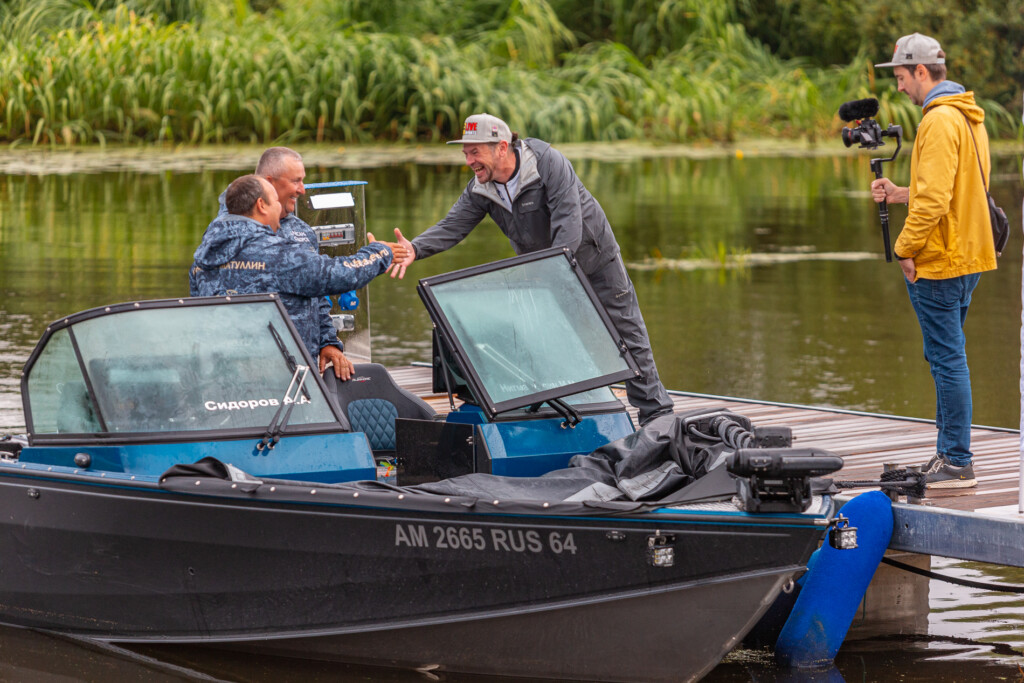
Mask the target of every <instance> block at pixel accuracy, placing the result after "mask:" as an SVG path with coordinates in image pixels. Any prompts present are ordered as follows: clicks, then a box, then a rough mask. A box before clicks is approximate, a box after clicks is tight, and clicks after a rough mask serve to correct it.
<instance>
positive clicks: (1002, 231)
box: [960, 111, 1010, 256]
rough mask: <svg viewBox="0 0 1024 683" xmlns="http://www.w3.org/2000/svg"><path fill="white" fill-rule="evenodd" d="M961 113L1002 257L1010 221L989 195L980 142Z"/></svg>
mask: <svg viewBox="0 0 1024 683" xmlns="http://www.w3.org/2000/svg"><path fill="white" fill-rule="evenodd" d="M960 113H961V114H963V115H964V120H965V121H967V130H968V131H969V132H970V134H971V140H973V141H974V154H975V155H976V156H977V157H978V170H979V171H981V184H982V185H983V186H984V187H985V196H986V197H988V220H989V223H991V224H992V244H994V245H995V248H996V256H1001V255H1002V253H1003V249H1005V248H1006V242H1007V241H1008V240H1009V239H1010V221H1008V220H1007V219H1006V212H1005V211H1003V210H1002V209H1000V208H999V207H998V206H996V200H994V199H992V195H990V194H989V193H988V183H986V182H985V170H984V168H983V167H982V165H981V154H980V153H979V152H978V140H977V139H976V138H975V137H974V129H973V128H971V122H970V121H969V120H968V119H967V114H964V113H963V111H961V112H960Z"/></svg>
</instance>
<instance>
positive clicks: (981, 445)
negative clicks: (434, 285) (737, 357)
mask: <svg viewBox="0 0 1024 683" xmlns="http://www.w3.org/2000/svg"><path fill="white" fill-rule="evenodd" d="M390 370H391V373H392V375H393V376H394V377H395V379H396V381H398V383H399V384H401V385H402V386H404V387H405V388H406V389H408V390H409V391H412V392H413V393H415V394H417V395H420V396H422V397H423V398H424V399H425V400H427V401H428V402H429V403H431V405H432V406H433V407H434V408H435V409H436V410H437V411H438V412H441V413H443V412H447V411H448V410H449V404H448V397H447V396H446V395H444V394H441V395H438V394H432V393H431V381H430V369H429V368H426V367H419V366H407V367H399V368H391V369H390ZM619 393H620V394H621V393H622V392H619ZM669 393H670V394H672V397H673V400H674V401H675V405H676V412H680V413H681V412H686V411H690V410H694V409H697V408H715V409H728V410H731V411H733V412H736V413H740V414H742V415H745V416H747V417H749V418H750V419H751V420H752V421H753V422H754V423H755V424H757V425H759V426H764V425H784V426H787V427H790V428H791V429H792V430H793V437H794V445H795V446H803V447H812V446H813V447H817V448H822V449H825V450H828V451H831V452H833V453H835V454H836V455H840V456H842V457H843V458H844V460H845V462H846V464H845V466H844V467H843V469H842V470H840V471H839V472H838V473H836V474H835V475H834V478H835V479H839V480H865V479H877V478H878V477H879V475H880V474H881V472H882V466H883V464H884V463H898V464H902V465H921V464H924V463H925V462H927V461H928V459H929V458H931V457H932V455H933V454H934V453H935V424H934V422H932V421H930V420H920V419H914V418H905V417H896V416H886V415H877V414H869V413H858V412H853V411H842V410H834V409H829V408H815V407H811V406H802V405H789V404H779V403H767V402H759V401H754V400H748V399H737V398H724V397H715V396H704V395H699V394H688V393H685V392H676V391H670V392H669ZM627 408H628V409H629V411H630V413H631V414H632V415H633V419H634V422H635V421H636V411H635V410H634V409H633V408H632V407H631V406H627ZM971 444H972V448H973V450H974V454H975V456H974V457H975V460H974V463H975V464H974V468H975V473H976V476H977V479H978V487H977V488H974V489H951V490H945V491H935V490H931V491H929V492H928V496H927V498H926V499H925V500H924V503H923V505H906V504H899V505H895V506H894V513H895V516H896V531H895V532H894V536H893V543H892V545H891V546H890V547H892V548H894V549H900V550H909V551H912V552H922V553H926V554H935V555H942V556H945V557H954V558H959V559H969V560H979V561H983V562H994V563H998V564H1007V565H1012V566H1016V567H1024V517H1022V516H1020V515H1018V514H1017V512H1016V507H1017V500H1018V481H1019V480H1018V476H1019V475H1018V472H1019V466H1020V436H1019V433H1018V431H1017V430H1010V429H1001V428H989V427H975V428H974V429H973V430H972V433H971Z"/></svg>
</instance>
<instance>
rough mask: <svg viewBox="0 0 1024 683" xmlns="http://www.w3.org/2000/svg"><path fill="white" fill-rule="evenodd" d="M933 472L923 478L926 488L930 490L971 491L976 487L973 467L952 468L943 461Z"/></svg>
mask: <svg viewBox="0 0 1024 683" xmlns="http://www.w3.org/2000/svg"><path fill="white" fill-rule="evenodd" d="M940 462H941V463H942V464H941V465H940V466H939V468H938V469H937V470H935V471H934V472H928V476H927V477H925V482H926V486H927V487H928V488H930V489H972V488H974V487H975V486H977V485H978V480H977V479H975V478H974V465H973V464H971V465H964V466H963V467H954V466H953V465H950V464H949V463H948V462H946V461H944V460H940Z"/></svg>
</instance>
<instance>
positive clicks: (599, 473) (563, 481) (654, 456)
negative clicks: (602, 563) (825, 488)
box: [409, 410, 751, 503]
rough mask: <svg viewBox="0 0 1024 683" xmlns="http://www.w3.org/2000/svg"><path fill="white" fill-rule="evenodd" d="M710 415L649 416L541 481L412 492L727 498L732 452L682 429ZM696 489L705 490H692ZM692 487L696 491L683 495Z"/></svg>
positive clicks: (484, 479)
mask: <svg viewBox="0 0 1024 683" xmlns="http://www.w3.org/2000/svg"><path fill="white" fill-rule="evenodd" d="M714 412H715V413H716V414H719V415H725V416H728V417H729V418H731V419H732V420H733V421H734V422H735V423H736V424H737V425H739V426H740V427H742V429H743V430H744V431H747V430H749V429H750V426H751V425H750V421H749V420H748V419H747V418H745V417H743V416H742V415H737V414H735V413H728V412H726V411H714ZM707 413H708V411H707V410H697V411H691V412H689V413H684V414H670V415H663V416H661V417H657V418H654V419H653V420H651V421H649V422H648V423H647V424H646V425H644V426H643V427H641V428H640V429H638V430H637V431H635V432H633V433H632V434H630V435H628V436H626V437H623V438H621V439H619V440H617V441H612V442H611V443H608V444H606V445H604V446H602V447H601V448H598V449H597V450H595V451H593V452H591V453H589V454H587V455H577V456H575V457H573V458H572V460H570V461H569V466H568V467H566V468H564V469H560V470H554V471H552V472H549V473H547V474H545V475H543V476H540V477H504V476H499V475H493V474H479V473H478V474H466V475H462V476H460V477H453V478H451V479H444V480H442V481H438V482H430V483H426V484H420V485H418V486H412V487H409V488H411V489H415V490H418V491H423V492H428V493H435V494H439V495H449V496H472V497H475V498H488V497H489V498H495V499H501V500H540V501H556V500H557V501H565V502H583V501H599V502H605V501H613V500H622V501H646V502H654V501H657V502H659V503H670V502H672V503H678V502H683V501H687V502H694V501H696V500H728V499H729V498H731V497H732V496H733V495H734V494H735V493H736V484H735V480H734V478H733V477H732V476H731V475H729V474H728V473H727V472H726V471H725V467H724V466H723V465H724V462H725V458H726V456H728V455H730V454H731V453H733V452H734V448H732V447H731V446H730V445H729V444H727V443H725V442H724V441H723V440H722V439H721V438H718V437H717V436H713V435H708V434H701V433H699V432H696V431H694V430H688V429H687V426H688V425H689V424H691V423H692V421H691V418H692V417H694V416H696V415H703V414H707ZM709 472H710V473H713V474H714V476H709ZM704 480H706V481H704ZM695 483H702V484H703V485H702V486H699V487H697V486H694V484H695ZM690 488H692V489H693V490H692V491H689V492H688V493H687V494H685V495H682V494H683V493H684V491H687V489H690Z"/></svg>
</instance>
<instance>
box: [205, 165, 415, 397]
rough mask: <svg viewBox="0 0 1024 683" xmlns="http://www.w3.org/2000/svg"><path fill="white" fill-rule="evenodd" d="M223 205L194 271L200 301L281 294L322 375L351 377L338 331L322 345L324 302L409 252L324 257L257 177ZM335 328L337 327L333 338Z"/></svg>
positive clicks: (232, 191)
mask: <svg viewBox="0 0 1024 683" xmlns="http://www.w3.org/2000/svg"><path fill="white" fill-rule="evenodd" d="M222 200H223V205H224V209H225V210H224V212H223V213H221V214H220V215H218V216H217V218H216V219H214V221H213V222H212V223H210V225H209V227H207V229H206V233H205V234H204V235H203V240H202V242H201V243H200V245H199V247H198V248H197V249H196V252H195V257H194V258H195V261H194V263H193V265H192V269H191V270H190V271H189V289H190V292H191V294H192V296H215V295H224V294H244V293H256V292H278V293H279V294H280V295H281V302H282V303H283V304H284V306H285V308H286V309H287V310H288V314H289V317H290V318H291V319H292V322H293V324H294V325H295V327H296V329H297V330H298V332H299V335H300V337H301V338H302V341H303V344H304V345H305V347H306V349H307V351H309V354H310V356H311V357H312V358H317V357H319V366H320V371H321V372H322V371H323V370H324V368H325V367H326V365H327V363H328V362H333V363H334V371H335V375H336V376H338V377H339V378H341V379H348V377H349V376H350V375H351V372H352V365H351V363H350V362H349V361H348V360H347V359H346V358H345V357H344V355H343V354H342V353H341V351H340V349H339V348H338V347H337V346H335V344H338V341H337V336H336V334H332V336H333V342H331V341H327V343H326V344H323V343H322V342H323V340H324V338H325V333H324V329H323V328H324V324H325V323H324V315H325V313H326V310H329V307H328V308H327V309H325V308H324V306H323V305H322V304H321V302H322V301H323V297H324V296H326V295H329V294H338V293H341V292H348V291H351V290H354V289H359V288H360V287H363V286H365V285H367V284H369V282H370V281H371V280H372V279H373V278H374V277H376V276H377V275H380V274H381V273H384V272H385V271H386V270H387V269H388V267H389V266H390V265H391V261H392V258H393V253H394V252H397V253H399V254H402V253H404V252H403V248H402V247H399V246H398V245H388V244H386V243H384V242H372V243H371V244H368V245H367V246H365V247H363V248H362V249H360V250H359V251H358V252H356V253H355V254H354V255H352V256H349V257H345V258H331V257H329V256H324V255H321V254H318V253H317V252H316V248H315V243H313V244H309V242H308V239H306V240H303V239H302V237H303V235H302V230H301V227H300V226H299V225H298V224H299V223H301V225H303V226H305V223H302V222H301V221H299V220H298V219H295V221H298V223H296V222H291V221H288V220H287V218H286V220H285V223H289V222H290V223H291V225H289V226H288V227H284V226H283V225H282V219H281V214H282V203H281V202H280V201H279V200H278V195H277V191H276V190H275V189H274V186H273V185H272V184H271V183H270V182H269V181H268V180H266V179H265V178H262V177H259V176H256V175H249V176H242V177H241V178H239V179H237V180H235V181H234V182H233V183H231V185H229V186H228V189H227V191H225V193H224V194H223V195H222ZM292 206H293V207H294V197H293V198H292ZM305 230H307V231H308V230H309V227H308V226H306V227H305ZM392 247H393V248H394V252H393V248H392ZM326 324H330V319H329V317H328V318H327V323H326ZM333 329H334V328H333V325H331V331H332V333H333ZM328 347H329V348H330V349H333V350H334V351H336V354H333V357H332V354H331V352H330V351H328V352H327V353H325V349H326V348H328ZM339 357H340V360H339Z"/></svg>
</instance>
